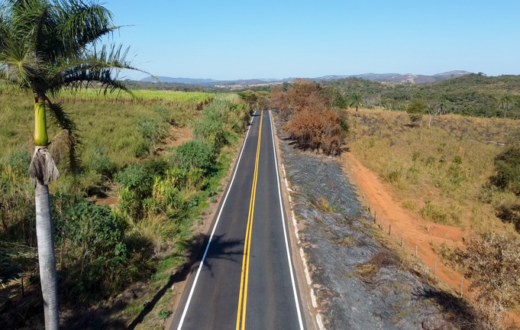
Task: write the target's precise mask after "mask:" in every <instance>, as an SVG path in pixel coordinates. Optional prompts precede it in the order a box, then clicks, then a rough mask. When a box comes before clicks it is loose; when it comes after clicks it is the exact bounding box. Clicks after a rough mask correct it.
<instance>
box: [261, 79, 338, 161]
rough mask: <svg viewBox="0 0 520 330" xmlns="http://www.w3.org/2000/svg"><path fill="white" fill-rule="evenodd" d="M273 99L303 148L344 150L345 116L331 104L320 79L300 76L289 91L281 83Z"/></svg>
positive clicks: (274, 89)
mask: <svg viewBox="0 0 520 330" xmlns="http://www.w3.org/2000/svg"><path fill="white" fill-rule="evenodd" d="M271 102H272V104H273V106H274V107H276V108H278V109H279V110H280V113H281V118H282V120H285V121H286V124H285V125H284V126H283V128H284V129H285V130H286V131H287V133H289V136H290V138H291V139H294V140H296V141H297V142H298V144H299V146H300V147H301V148H303V149H313V150H321V151H323V152H324V153H326V154H339V153H340V151H341V144H342V143H343V129H342V126H341V125H340V123H341V122H342V121H343V120H344V118H342V117H341V116H340V114H339V113H338V112H337V111H334V110H332V109H330V108H329V106H328V104H329V103H328V101H327V99H326V97H325V96H324V95H323V93H321V87H320V86H319V85H318V84H317V83H314V82H310V81H307V80H304V79H296V80H295V81H294V82H293V87H292V88H291V89H290V90H289V91H287V93H284V92H283V91H282V89H281V88H279V87H277V88H273V91H272V93H271Z"/></svg>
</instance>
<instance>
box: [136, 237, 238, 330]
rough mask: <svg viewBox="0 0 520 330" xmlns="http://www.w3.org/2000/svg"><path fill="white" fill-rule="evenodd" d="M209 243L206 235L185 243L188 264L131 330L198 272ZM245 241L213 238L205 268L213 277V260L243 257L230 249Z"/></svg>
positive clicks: (183, 266)
mask: <svg viewBox="0 0 520 330" xmlns="http://www.w3.org/2000/svg"><path fill="white" fill-rule="evenodd" d="M208 242H209V236H208V235H205V234H199V235H197V236H196V237H195V238H193V239H191V240H189V241H184V242H183V243H182V244H183V245H184V250H183V253H182V256H183V257H184V258H185V259H186V262H185V263H184V264H183V265H182V267H181V268H180V269H179V270H178V271H177V272H176V273H175V274H173V275H171V276H170V278H169V279H168V282H167V283H166V284H165V285H164V286H163V287H162V288H161V289H160V290H159V291H158V292H157V293H156V294H155V296H154V297H153V298H152V300H150V301H149V302H148V303H147V304H146V305H145V307H144V308H143V310H142V311H141V313H139V315H138V316H137V317H136V318H135V319H134V320H133V321H132V323H131V324H130V325H129V326H128V329H129V330H134V329H135V328H136V326H137V325H139V324H140V323H142V322H143V320H144V318H145V317H146V316H147V315H148V314H150V312H152V310H153V309H154V307H155V306H156V305H157V303H158V302H159V301H160V300H161V298H162V297H163V296H164V295H165V294H166V292H167V290H168V289H169V288H171V287H172V285H174V284H175V283H178V282H182V281H185V280H186V279H187V278H188V276H189V274H191V273H192V272H194V271H197V269H198V265H200V261H201V260H202V257H203V256H204V253H205V250H206V247H207V244H208ZM243 243H244V242H243V240H226V239H223V235H221V236H213V239H212V241H211V248H210V249H209V250H208V253H207V255H206V258H205V260H204V265H203V267H206V268H208V269H209V271H210V272H211V276H213V272H212V263H211V260H214V259H225V260H230V261H233V260H232V258H230V257H229V256H230V255H241V254H242V252H235V251H230V249H232V248H234V247H236V246H240V245H242V244H243Z"/></svg>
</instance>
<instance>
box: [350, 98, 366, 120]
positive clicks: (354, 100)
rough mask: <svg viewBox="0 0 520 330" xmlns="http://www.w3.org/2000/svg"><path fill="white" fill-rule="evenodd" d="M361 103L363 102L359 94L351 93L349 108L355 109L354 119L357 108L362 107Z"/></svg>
mask: <svg viewBox="0 0 520 330" xmlns="http://www.w3.org/2000/svg"><path fill="white" fill-rule="evenodd" d="M362 101H363V97H362V96H361V94H360V93H353V94H352V95H351V96H350V106H351V107H356V117H357V115H358V108H359V107H360V106H362V105H363V103H362Z"/></svg>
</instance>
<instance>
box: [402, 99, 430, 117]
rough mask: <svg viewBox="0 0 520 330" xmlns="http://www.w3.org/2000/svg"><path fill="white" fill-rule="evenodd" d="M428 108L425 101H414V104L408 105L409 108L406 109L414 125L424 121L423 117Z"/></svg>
mask: <svg viewBox="0 0 520 330" xmlns="http://www.w3.org/2000/svg"><path fill="white" fill-rule="evenodd" d="M427 108H428V106H427V105H426V102H425V101H424V100H422V99H413V100H412V102H410V104H408V107H406V112H407V113H408V116H410V120H411V121H412V123H415V122H417V121H419V120H421V119H422V115H423V113H425V112H426V109H427Z"/></svg>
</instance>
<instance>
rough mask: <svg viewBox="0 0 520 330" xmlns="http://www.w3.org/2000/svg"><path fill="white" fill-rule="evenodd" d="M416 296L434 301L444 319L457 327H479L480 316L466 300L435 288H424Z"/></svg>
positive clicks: (469, 329)
mask: <svg viewBox="0 0 520 330" xmlns="http://www.w3.org/2000/svg"><path fill="white" fill-rule="evenodd" d="M418 296H419V297H420V298H422V299H430V300H432V301H434V302H435V303H436V304H437V305H438V306H439V307H440V308H441V311H442V313H443V314H444V317H445V318H446V320H447V321H449V322H450V323H452V324H453V325H455V326H457V327H458V328H459V329H461V330H475V329H478V328H479V327H478V324H479V321H478V320H479V319H480V317H479V315H478V313H477V311H475V309H474V308H473V307H472V306H471V305H470V304H469V303H468V302H467V301H466V300H464V299H462V298H460V297H456V296H454V295H452V294H449V293H446V292H441V291H437V290H435V289H429V290H425V291H423V292H421V293H419V294H418Z"/></svg>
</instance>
